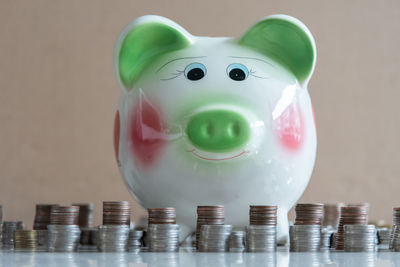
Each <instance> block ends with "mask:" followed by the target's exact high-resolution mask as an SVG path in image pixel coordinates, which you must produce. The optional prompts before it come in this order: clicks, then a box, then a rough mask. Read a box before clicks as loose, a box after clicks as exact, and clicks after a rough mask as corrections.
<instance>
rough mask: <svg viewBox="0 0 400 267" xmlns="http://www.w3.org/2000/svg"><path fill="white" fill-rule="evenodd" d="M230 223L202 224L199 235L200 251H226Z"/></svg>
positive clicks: (230, 230)
mask: <svg viewBox="0 0 400 267" xmlns="http://www.w3.org/2000/svg"><path fill="white" fill-rule="evenodd" d="M231 232H232V225H226V224H224V225H202V226H201V229H200V236H199V242H198V246H199V251H200V252H226V251H228V250H229V243H228V242H229V236H230V234H231Z"/></svg>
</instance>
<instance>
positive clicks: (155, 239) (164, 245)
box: [147, 224, 179, 252]
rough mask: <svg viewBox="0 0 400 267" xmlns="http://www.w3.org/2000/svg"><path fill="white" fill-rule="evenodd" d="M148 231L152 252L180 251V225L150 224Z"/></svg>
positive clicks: (149, 245) (149, 246)
mask: <svg viewBox="0 0 400 267" xmlns="http://www.w3.org/2000/svg"><path fill="white" fill-rule="evenodd" d="M148 227H149V228H148V231H147V236H148V239H147V241H148V248H149V251H150V252H177V251H178V250H179V225H177V224H149V226H148Z"/></svg>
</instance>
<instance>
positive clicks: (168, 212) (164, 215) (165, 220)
mask: <svg viewBox="0 0 400 267" xmlns="http://www.w3.org/2000/svg"><path fill="white" fill-rule="evenodd" d="M147 211H148V213H149V217H148V224H176V210H175V208H149V209H147Z"/></svg>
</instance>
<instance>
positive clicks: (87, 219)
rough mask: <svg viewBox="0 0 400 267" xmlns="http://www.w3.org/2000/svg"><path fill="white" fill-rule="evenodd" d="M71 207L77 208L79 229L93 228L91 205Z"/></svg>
mask: <svg viewBox="0 0 400 267" xmlns="http://www.w3.org/2000/svg"><path fill="white" fill-rule="evenodd" d="M72 206H78V207H79V217H78V225H79V227H80V228H91V227H93V212H94V205H93V203H73V204H72Z"/></svg>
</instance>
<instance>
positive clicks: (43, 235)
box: [33, 204, 59, 249]
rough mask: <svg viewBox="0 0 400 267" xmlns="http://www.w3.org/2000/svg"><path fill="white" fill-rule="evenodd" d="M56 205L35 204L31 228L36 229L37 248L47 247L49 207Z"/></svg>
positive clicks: (55, 205)
mask: <svg viewBox="0 0 400 267" xmlns="http://www.w3.org/2000/svg"><path fill="white" fill-rule="evenodd" d="M58 206H59V205H57V204H36V212H35V219H34V222H33V230H36V235H37V241H38V247H39V248H45V249H47V242H48V240H47V235H48V234H47V225H49V224H50V214H51V209H52V207H58Z"/></svg>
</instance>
